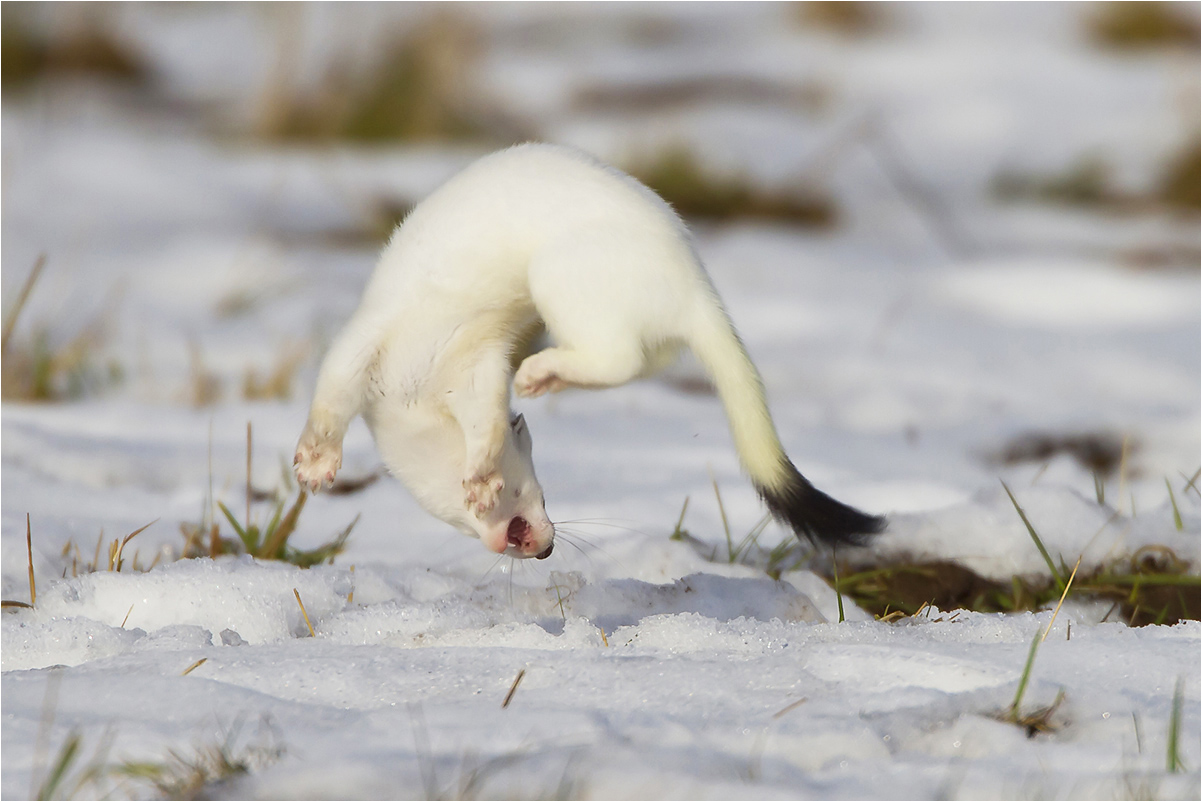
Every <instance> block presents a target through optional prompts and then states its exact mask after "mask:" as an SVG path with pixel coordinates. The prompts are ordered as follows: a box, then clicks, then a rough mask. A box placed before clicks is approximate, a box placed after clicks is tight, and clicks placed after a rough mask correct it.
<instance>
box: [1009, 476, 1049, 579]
mask: <svg viewBox="0 0 1202 802" xmlns="http://www.w3.org/2000/svg"><path fill="white" fill-rule="evenodd" d="M1002 487H1003V488H1004V489H1005V491H1006V495H1007V496H1009V497H1010V503H1011V504H1013V505H1014V509H1016V510H1018V517H1019V518H1022V520H1023V525H1025V526H1026V527H1027V532H1028V533H1029V534H1030V535H1031V539H1032V540H1034V541H1035V547H1036V548H1038V549H1039V553H1040V554H1041V555H1042V556H1043V561H1044V562H1046V563H1047V564H1048V570H1049V571H1051V572H1052V578H1053V579H1054V580H1055V581H1056V587H1057V589H1059V590H1061V591H1063V590H1064V577H1063V576H1062V575H1061V574H1060V571H1058V570H1057V569H1056V563H1054V562H1052V555H1050V554H1048V550H1047V549H1046V548H1044V545H1043V541H1042V540H1040V539H1039V533H1038V532H1036V531H1035V527H1034V526H1032V525H1031V522H1030V521H1029V520H1027V514H1026V513H1025V512H1023V508H1022V507H1020V506H1018V499H1016V498H1015V497H1014V494H1013V493H1011V492H1010V488H1009V487H1007V486H1006V483H1005V482H1002Z"/></svg>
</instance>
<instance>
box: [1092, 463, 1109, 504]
mask: <svg viewBox="0 0 1202 802" xmlns="http://www.w3.org/2000/svg"><path fill="white" fill-rule="evenodd" d="M1093 493H1094V495H1095V496H1096V497H1097V499H1098V506H1099V507H1101V506H1102V505H1103V504H1105V503H1106V480H1105V479H1103V478H1102V474H1100V473H1098V472H1097V471H1094V474H1093Z"/></svg>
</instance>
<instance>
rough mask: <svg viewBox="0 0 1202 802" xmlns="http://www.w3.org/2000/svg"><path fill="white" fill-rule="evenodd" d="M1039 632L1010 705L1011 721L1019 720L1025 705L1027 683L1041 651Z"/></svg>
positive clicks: (1033, 641) (1036, 631)
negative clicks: (1036, 655) (1020, 710)
mask: <svg viewBox="0 0 1202 802" xmlns="http://www.w3.org/2000/svg"><path fill="white" fill-rule="evenodd" d="M1039 640H1040V638H1039V630H1038V629H1037V630H1035V637H1034V638H1033V639H1032V640H1031V649H1030V651H1028V652H1027V664H1026V665H1025V666H1023V675H1022V677H1021V678H1020V679H1019V681H1018V690H1017V691H1015V693H1014V701H1013V702H1011V703H1010V720H1011V721H1015V722H1017V721H1018V720H1019V707H1020V706H1021V705H1022V703H1023V694H1025V693H1026V692H1027V683H1028V682H1029V681H1030V680H1031V668H1032V666H1034V665H1035V652H1037V651H1039Z"/></svg>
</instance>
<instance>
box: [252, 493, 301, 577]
mask: <svg viewBox="0 0 1202 802" xmlns="http://www.w3.org/2000/svg"><path fill="white" fill-rule="evenodd" d="M308 498H309V494H308V493H306V492H305V491H304V490H301V491H300V492H299V493H298V494H297V496H296V501H294V502H293V503H292V507H291V508H290V509H289V510H288V512H287V513H286V514H285V515H284V517H283V518H282V519H281V520H280V523H279V525H278V526H276V527H275V529H274V530H272V532H271V534H270V535H267V536H266V537H265V538H263V545H262V547H261V548H260V549H259V553H258V554H256V555H255V556H256V557H260V558H262V559H266V560H278V559H279V558H280V555H281V554H283V552H284V546H285V545H286V544H287V543H288V537H289V536H290V535H291V534H292V532H293V531H294V530H295V529H296V523H297V521H298V520H299V519H300V514H301V510H303V509H304V508H305V501H306V500H307V499H308Z"/></svg>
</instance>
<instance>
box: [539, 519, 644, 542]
mask: <svg viewBox="0 0 1202 802" xmlns="http://www.w3.org/2000/svg"><path fill="white" fill-rule="evenodd" d="M618 520H621V519H618V518H576V519H574V520H569V521H552V523H553V524H554V525H555V526H559V525H560V524H584V525H586V526H608V527H609V528H611V529H621V530H622V531H623V532H633V533H635V534H636V535H643V536H644V537H651V535H649V534H648V533H647V532H644V531H643V530H642V529H635V528H634V527H633V526H629V525H628V523H613V522H614V521H618Z"/></svg>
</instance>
